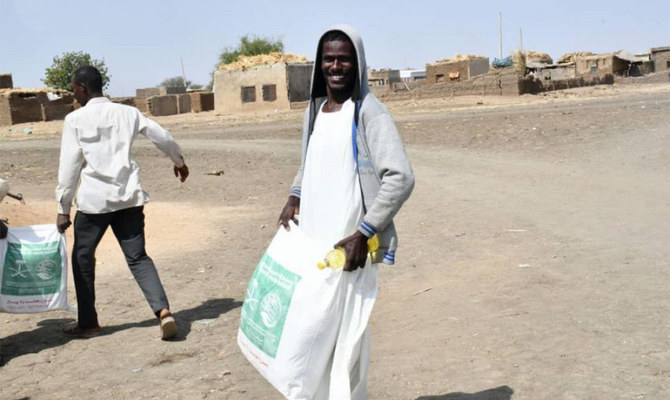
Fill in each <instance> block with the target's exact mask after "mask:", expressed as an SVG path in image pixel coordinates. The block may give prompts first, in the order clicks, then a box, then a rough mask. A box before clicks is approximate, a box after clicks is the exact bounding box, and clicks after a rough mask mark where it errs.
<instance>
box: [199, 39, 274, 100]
mask: <svg viewBox="0 0 670 400" xmlns="http://www.w3.org/2000/svg"><path fill="white" fill-rule="evenodd" d="M274 52H280V53H282V52H284V42H283V41H282V40H281V39H272V38H268V37H261V36H256V35H244V36H242V37H241V38H240V43H239V44H238V45H237V46H236V47H226V48H225V49H223V51H222V52H221V54H219V63H218V64H217V65H216V67H218V66H219V65H222V64H232V63H234V62H235V61H237V60H239V58H240V56H257V55H260V54H270V53H274ZM216 67H215V68H214V71H216ZM211 77H212V79H211V80H210V81H209V83H208V84H207V85H206V86H205V88H206V89H207V90H209V91H211V90H212V89H213V87H214V72H212V74H211Z"/></svg>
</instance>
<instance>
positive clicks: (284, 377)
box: [237, 224, 374, 399]
mask: <svg viewBox="0 0 670 400" xmlns="http://www.w3.org/2000/svg"><path fill="white" fill-rule="evenodd" d="M330 249H332V244H327V243H319V242H317V241H314V240H313V239H310V238H309V237H307V236H306V235H305V234H304V233H303V232H302V231H301V230H300V228H299V227H298V226H296V225H294V224H291V230H290V231H286V230H285V229H284V228H283V227H280V228H279V231H278V232H277V234H276V235H275V237H274V239H273V240H272V242H271V243H270V246H269V247H268V249H267V251H266V252H265V254H264V255H263V257H262V258H261V260H260V262H259V263H258V265H257V266H256V269H255V271H254V273H253V275H252V277H251V280H250V282H249V287H248V288H247V294H246V298H245V300H244V305H243V306H242V315H241V318H240V329H239V332H238V337H237V341H238V345H239V347H240V349H241V350H242V353H243V354H244V355H245V357H246V358H247V359H248V360H249V362H251V364H252V365H253V366H254V367H255V368H256V369H258V371H259V372H260V373H261V374H262V375H263V377H265V379H267V380H268V382H270V383H271V384H272V385H273V386H274V387H275V388H276V389H277V390H279V391H280V392H281V393H282V394H283V395H284V396H286V397H287V398H289V399H312V398H313V397H314V396H315V394H316V393H317V390H319V384H320V383H321V382H322V380H323V379H324V377H327V376H328V374H329V373H330V368H331V363H332V360H331V357H332V355H333V349H334V348H335V343H336V341H337V340H338V335H340V333H339V329H340V324H343V325H347V326H348V325H357V324H356V321H349V322H347V323H346V324H345V323H344V322H343V321H342V317H343V314H345V303H347V302H346V296H347V292H348V289H347V288H348V286H349V285H348V279H347V277H346V276H345V275H343V274H347V273H346V272H344V273H343V271H342V270H333V269H330V268H326V269H323V270H320V269H318V268H317V263H318V262H319V261H321V260H322V259H323V257H324V255H325V254H326V252H327V251H328V250H330ZM349 289H350V288H349ZM371 301H372V303H374V298H373V299H371ZM370 310H371V307H370ZM347 318H353V319H356V318H364V319H365V321H361V323H362V324H363V323H364V324H365V325H367V319H368V318H369V313H367V315H363V316H361V315H349V316H348V317H347ZM326 379H328V378H326ZM321 390H322V389H321ZM321 390H319V391H321Z"/></svg>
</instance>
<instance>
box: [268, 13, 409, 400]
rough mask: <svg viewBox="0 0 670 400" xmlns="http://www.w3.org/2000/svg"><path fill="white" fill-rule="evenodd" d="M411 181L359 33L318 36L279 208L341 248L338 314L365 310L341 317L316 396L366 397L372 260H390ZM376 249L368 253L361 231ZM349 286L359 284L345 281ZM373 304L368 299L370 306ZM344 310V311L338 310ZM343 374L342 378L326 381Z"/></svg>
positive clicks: (282, 219) (339, 29)
mask: <svg viewBox="0 0 670 400" xmlns="http://www.w3.org/2000/svg"><path fill="white" fill-rule="evenodd" d="M413 187H414V174H413V172H412V168H411V166H410V163H409V160H408V158H407V154H406V153H405V149H404V147H403V144H402V141H401V139H400V136H399V134H398V131H397V129H396V127H395V124H394V123H393V119H392V118H391V116H390V115H389V113H388V111H387V110H386V108H385V107H384V106H383V105H382V104H381V103H380V102H379V100H377V99H376V98H375V96H374V95H373V94H372V93H370V92H369V91H368V84H367V67H366V62H365V51H364V49H363V41H362V40H361V38H360V36H359V35H358V33H357V32H356V31H355V30H354V29H353V28H351V27H349V26H346V25H337V26H334V27H332V28H331V29H329V30H328V31H326V33H325V34H324V35H323V36H321V38H320V40H319V44H318V47H317V53H316V58H315V63H314V74H313V76H312V87H311V100H310V104H309V106H308V108H307V111H306V113H305V119H304V122H303V138H302V165H301V167H300V169H299V171H298V174H297V176H296V177H295V180H294V182H293V185H292V187H291V192H290V196H289V198H288V201H287V203H286V205H285V206H284V209H283V210H282V212H281V214H280V216H279V223H280V224H282V225H283V226H284V227H285V228H286V229H289V225H288V223H289V221H290V220H293V221H294V222H296V223H297V222H298V221H297V218H296V215H297V214H298V213H299V214H300V227H301V229H302V230H303V231H304V232H305V233H307V234H308V235H310V236H311V237H314V238H318V239H320V240H324V241H327V242H329V243H333V244H334V246H335V247H342V248H343V249H344V250H345V252H346V264H345V266H344V270H345V271H346V272H344V273H345V274H346V276H344V277H343V278H344V279H346V280H347V286H346V287H348V289H347V290H348V292H347V293H346V298H344V299H343V302H344V306H343V309H344V311H343V315H356V316H361V315H366V316H367V317H366V318H362V319H363V320H359V321H358V322H359V324H360V325H357V326H352V325H351V324H346V325H347V326H346V327H344V325H345V324H343V323H341V324H340V326H336V327H330V328H329V329H330V330H331V331H337V335H336V340H335V342H334V343H333V346H334V350H333V355H332V356H331V360H330V362H329V365H330V366H331V369H330V370H329V371H325V372H324V376H323V378H322V382H321V384H320V385H319V391H318V395H317V397H316V398H338V399H345V398H346V399H363V398H366V390H367V369H368V363H369V361H370V331H369V327H368V321H369V320H368V319H367V318H369V313H370V311H371V309H362V308H365V307H363V306H361V304H363V303H364V304H367V305H368V306H369V305H370V304H374V301H372V302H369V301H365V302H362V301H360V300H361V299H363V298H365V299H370V298H372V299H374V298H375V297H376V294H377V274H378V265H379V263H385V264H393V263H394V262H395V250H396V247H397V234H396V230H395V227H394V224H393V217H394V216H395V215H396V214H397V212H398V211H399V210H400V208H401V206H402V205H403V203H404V202H405V200H407V198H408V197H409V195H410V193H411V192H412V189H413ZM373 235H378V238H379V242H380V245H379V249H378V250H377V251H375V252H374V253H371V256H370V257H369V258H368V245H367V241H368V239H369V238H370V237H372V236H373ZM351 288H357V289H355V290H351ZM370 307H371V306H370ZM344 318H346V317H344ZM343 381H348V382H349V385H348V387H341V386H338V385H336V384H334V383H332V382H340V383H341V382H343Z"/></svg>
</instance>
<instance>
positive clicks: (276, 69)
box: [214, 64, 291, 113]
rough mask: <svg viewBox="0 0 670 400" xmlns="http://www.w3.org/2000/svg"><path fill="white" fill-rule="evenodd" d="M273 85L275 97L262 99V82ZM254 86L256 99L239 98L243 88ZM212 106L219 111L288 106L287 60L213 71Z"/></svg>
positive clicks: (256, 110)
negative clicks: (268, 99) (244, 99)
mask: <svg viewBox="0 0 670 400" xmlns="http://www.w3.org/2000/svg"><path fill="white" fill-rule="evenodd" d="M264 85H275V93H276V100H274V101H264V100H263V86H264ZM243 87H253V88H254V93H255V97H256V99H255V101H253V102H242V90H243V89H242V88H243ZM214 108H215V110H216V111H217V112H220V113H244V112H259V111H274V110H290V109H291V103H290V101H289V98H288V73H287V68H286V64H273V65H264V66H258V67H252V68H248V69H246V70H241V69H236V70H218V71H216V72H215V73H214Z"/></svg>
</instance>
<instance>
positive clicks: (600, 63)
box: [575, 53, 629, 77]
mask: <svg viewBox="0 0 670 400" xmlns="http://www.w3.org/2000/svg"><path fill="white" fill-rule="evenodd" d="M628 64H629V63H628V61H626V60H623V59H621V58H619V57H617V56H616V55H615V54H614V53H607V54H597V55H594V56H577V57H575V73H576V75H577V76H581V77H602V76H605V75H623V74H624V73H625V71H627V70H628Z"/></svg>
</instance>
